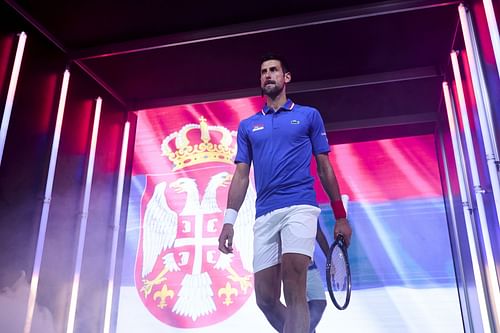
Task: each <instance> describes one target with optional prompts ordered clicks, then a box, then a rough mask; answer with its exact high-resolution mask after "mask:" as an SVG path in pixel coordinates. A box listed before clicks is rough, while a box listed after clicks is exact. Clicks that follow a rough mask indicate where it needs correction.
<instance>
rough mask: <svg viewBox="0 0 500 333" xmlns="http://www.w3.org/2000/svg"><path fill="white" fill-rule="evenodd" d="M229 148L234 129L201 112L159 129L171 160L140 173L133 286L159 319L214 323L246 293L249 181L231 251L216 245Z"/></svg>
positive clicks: (251, 208) (185, 324)
mask: <svg viewBox="0 0 500 333" xmlns="http://www.w3.org/2000/svg"><path fill="white" fill-rule="evenodd" d="M235 153H236V132H235V131H230V130H228V129H227V128H225V127H223V126H219V125H209V124H208V123H207V120H206V119H205V118H204V117H201V118H200V119H199V123H197V124H185V125H184V126H182V127H181V128H180V129H179V130H178V131H175V132H172V133H169V134H168V135H167V136H166V137H164V139H163V141H162V142H161V154H162V155H163V157H164V158H165V160H166V161H167V162H168V163H169V166H170V167H168V168H167V169H166V172H165V173H158V174H148V175H146V186H145V190H144V193H143V196H142V199H141V214H140V216H141V221H140V237H139V244H138V252H137V257H136V264H135V273H134V274H135V286H136V288H137V291H138V293H139V295H140V298H141V300H142V302H143V304H144V305H145V306H146V308H147V309H148V311H149V312H150V313H151V314H152V315H154V316H155V317H156V318H157V319H158V320H160V321H162V322H163V323H165V324H166V325H169V326H173V327H178V328H199V327H206V326H209V325H213V324H216V323H218V322H221V321H223V320H225V319H227V318H229V317H230V316H231V315H233V314H234V313H235V312H236V311H238V310H239V309H240V308H241V307H242V306H243V304H244V303H245V302H246V301H247V300H248V299H249V297H250V296H251V295H252V292H253V273H252V259H253V222H254V218H255V196H256V194H255V190H254V188H253V185H252V184H250V186H249V189H248V191H247V195H246V198H245V201H244V203H243V206H242V207H241V209H240V212H239V215H238V220H237V221H236V224H235V236H234V248H235V251H234V253H233V254H229V255H225V254H222V253H221V252H220V251H219V250H218V237H219V234H220V231H221V228H222V224H223V214H224V208H225V205H226V201H227V192H228V188H229V186H228V185H229V184H230V181H231V177H232V172H233V170H234V164H233V158H234V155H235Z"/></svg>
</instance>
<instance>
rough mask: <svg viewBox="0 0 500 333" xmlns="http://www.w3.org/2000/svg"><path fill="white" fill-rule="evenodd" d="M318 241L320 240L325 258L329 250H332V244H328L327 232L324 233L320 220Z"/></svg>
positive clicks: (317, 234) (317, 232) (317, 233)
mask: <svg viewBox="0 0 500 333" xmlns="http://www.w3.org/2000/svg"><path fill="white" fill-rule="evenodd" d="M316 241H317V242H318V244H319V247H320V249H321V251H322V252H323V254H324V255H325V258H326V257H328V252H329V251H330V246H329V245H328V240H327V239H326V237H325V234H324V233H323V230H322V229H321V226H320V225H319V220H318V226H317V231H316Z"/></svg>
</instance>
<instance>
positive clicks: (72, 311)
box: [66, 97, 102, 333]
mask: <svg viewBox="0 0 500 333" xmlns="http://www.w3.org/2000/svg"><path fill="white" fill-rule="evenodd" d="M101 106H102V98H101V97H98V98H97V100H96V105H95V112H94V124H93V126H92V138H91V141H90V151H89V159H88V164H87V174H86V177H85V189H84V194H83V203H82V213H81V216H80V229H79V232H78V242H77V249H76V258H75V268H74V273H73V287H72V288H71V298H70V303H69V311H68V321H67V325H66V333H71V332H73V330H74V326H75V316H76V305H77V301H78V290H79V286H80V274H81V270H82V261H83V249H84V246H85V235H86V232H87V220H88V215H89V203H90V193H91V190H92V177H93V174H94V162H95V151H96V145H97V134H98V132H99V121H100V118H101Z"/></svg>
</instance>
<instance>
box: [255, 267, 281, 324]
mask: <svg viewBox="0 0 500 333" xmlns="http://www.w3.org/2000/svg"><path fill="white" fill-rule="evenodd" d="M254 279H255V297H256V299H257V306H258V307H259V308H260V310H261V311H262V312H263V313H264V315H265V316H266V318H267V320H268V321H269V323H270V324H271V325H272V326H273V327H274V328H275V329H276V330H277V331H278V332H283V326H284V323H285V312H286V308H285V306H284V305H283V304H282V303H281V301H280V295H281V272H280V265H279V264H278V265H275V266H272V267H269V268H266V269H263V270H261V271H258V272H256V273H255V276H254Z"/></svg>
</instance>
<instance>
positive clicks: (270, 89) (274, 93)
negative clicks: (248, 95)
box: [261, 82, 285, 99]
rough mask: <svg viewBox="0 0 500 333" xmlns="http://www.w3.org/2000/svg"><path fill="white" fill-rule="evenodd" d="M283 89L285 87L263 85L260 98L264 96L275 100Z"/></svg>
mask: <svg viewBox="0 0 500 333" xmlns="http://www.w3.org/2000/svg"><path fill="white" fill-rule="evenodd" d="M273 83H274V82H273ZM284 88H285V85H282V86H281V87H280V86H278V85H276V84H274V85H272V86H268V85H264V88H261V93H262V96H264V95H265V96H267V97H269V98H271V99H275V98H276V97H278V95H279V94H281V92H282V91H283V89H284Z"/></svg>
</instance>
